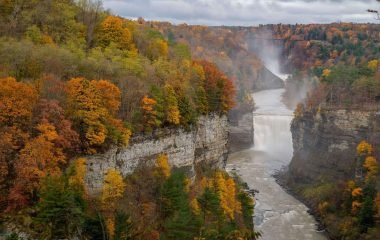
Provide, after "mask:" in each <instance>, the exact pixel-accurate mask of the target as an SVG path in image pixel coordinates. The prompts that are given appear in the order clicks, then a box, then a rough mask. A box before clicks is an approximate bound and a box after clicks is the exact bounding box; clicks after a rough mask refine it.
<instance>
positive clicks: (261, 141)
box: [226, 89, 327, 240]
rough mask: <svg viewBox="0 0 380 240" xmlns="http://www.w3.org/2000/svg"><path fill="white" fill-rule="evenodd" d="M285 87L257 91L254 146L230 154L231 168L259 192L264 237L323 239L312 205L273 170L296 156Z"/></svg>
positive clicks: (257, 212) (275, 239) (260, 227)
mask: <svg viewBox="0 0 380 240" xmlns="http://www.w3.org/2000/svg"><path fill="white" fill-rule="evenodd" d="M283 92H284V89H275V90H265V91H260V92H257V93H255V94H254V95H253V97H254V99H255V103H256V110H255V112H254V129H255V133H254V142H255V146H254V147H253V148H251V149H248V150H245V151H241V152H236V153H233V154H231V155H230V156H229V159H228V162H227V167H226V168H227V171H230V172H231V171H235V172H236V173H237V174H238V175H239V176H240V177H241V178H242V180H243V181H245V182H246V183H247V184H248V186H249V187H250V188H252V189H256V190H258V191H259V192H258V193H256V196H255V199H256V206H255V216H254V223H255V230H256V231H259V232H261V234H262V238H261V239H263V240H282V239H284V240H309V239H310V240H322V239H327V238H326V237H325V236H324V235H323V233H320V232H318V231H317V230H316V229H317V222H316V221H315V219H314V218H313V216H311V215H310V214H309V213H308V212H307V210H308V208H307V207H306V206H305V205H304V204H302V203H301V202H300V201H298V200H297V199H296V198H294V197H293V196H291V195H290V194H288V193H287V192H286V191H285V190H284V189H283V188H282V187H281V186H280V185H278V184H277V182H276V180H275V178H274V177H273V174H274V173H275V172H276V171H278V170H280V169H281V168H283V167H284V166H287V165H288V164H289V162H290V160H291V158H292V154H293V145H292V137H291V132H290V122H291V120H292V112H293V111H291V110H290V109H288V108H287V107H286V106H285V105H284V104H283V103H282V101H281V99H282V94H283Z"/></svg>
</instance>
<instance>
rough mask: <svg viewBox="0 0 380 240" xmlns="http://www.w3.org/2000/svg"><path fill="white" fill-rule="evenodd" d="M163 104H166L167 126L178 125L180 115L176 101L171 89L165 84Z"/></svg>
mask: <svg viewBox="0 0 380 240" xmlns="http://www.w3.org/2000/svg"><path fill="white" fill-rule="evenodd" d="M164 93H165V103H166V108H165V109H166V121H167V122H168V123H169V124H174V125H178V124H179V122H180V118H181V114H180V111H179V108H178V100H177V96H176V93H175V91H174V89H173V87H172V86H171V85H170V84H166V85H165V87H164Z"/></svg>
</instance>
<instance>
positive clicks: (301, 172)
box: [288, 109, 380, 184]
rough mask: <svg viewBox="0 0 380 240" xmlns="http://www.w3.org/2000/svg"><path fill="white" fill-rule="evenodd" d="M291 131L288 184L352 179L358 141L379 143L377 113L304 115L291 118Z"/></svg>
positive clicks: (336, 110) (319, 113)
mask: <svg viewBox="0 0 380 240" xmlns="http://www.w3.org/2000/svg"><path fill="white" fill-rule="evenodd" d="M291 131H292V135H293V147H294V155H293V159H292V161H291V163H290V166H289V172H288V177H289V179H290V181H291V182H296V183H297V184H302V183H313V182H315V181H317V180H320V179H322V178H327V179H346V178H352V177H353V176H354V172H355V164H356V146H357V145H358V144H359V143H360V141H362V140H366V141H368V142H369V143H371V144H373V145H374V146H379V144H380V111H364V110H363V111H361V110H351V111H350V110H339V109H333V110H320V111H318V112H316V113H313V112H306V113H303V115H301V116H298V117H295V118H294V120H293V122H292V126H291Z"/></svg>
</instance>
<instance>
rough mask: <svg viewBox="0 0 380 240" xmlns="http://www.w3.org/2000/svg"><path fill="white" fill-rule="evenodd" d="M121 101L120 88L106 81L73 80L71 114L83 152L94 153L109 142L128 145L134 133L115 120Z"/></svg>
mask: <svg viewBox="0 0 380 240" xmlns="http://www.w3.org/2000/svg"><path fill="white" fill-rule="evenodd" d="M120 101H121V100H120V90H119V88H118V87H117V86H116V85H114V84H113V83H111V82H109V81H107V80H99V81H95V80H93V81H89V80H87V79H84V78H73V79H71V80H70V81H69V82H68V83H67V102H68V112H69V116H70V117H71V118H72V120H73V122H74V124H75V125H76V127H77V129H79V134H80V137H81V141H82V148H83V150H84V151H86V152H87V153H95V152H96V148H97V147H99V146H101V145H102V144H103V143H104V142H105V141H106V139H107V138H108V139H109V140H110V142H112V143H122V144H123V145H127V144H128V141H129V137H130V135H131V131H130V130H129V129H128V128H126V127H125V126H124V124H123V123H122V121H121V120H120V119H117V117H116V115H117V112H118V110H119V107H120Z"/></svg>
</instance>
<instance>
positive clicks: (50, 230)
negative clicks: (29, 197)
mask: <svg viewBox="0 0 380 240" xmlns="http://www.w3.org/2000/svg"><path fill="white" fill-rule="evenodd" d="M84 211H85V203H84V200H83V198H82V196H81V194H80V193H79V192H78V191H75V190H73V189H72V188H71V187H70V185H69V181H68V178H67V177H66V176H61V177H47V178H46V179H44V180H43V183H42V187H41V191H40V201H39V203H38V204H37V206H36V213H37V216H36V217H35V221H36V222H37V223H38V224H40V227H41V230H42V232H43V233H42V235H41V237H42V236H43V237H44V238H47V239H53V238H54V239H64V238H66V239H71V238H73V237H74V236H76V235H77V234H79V233H80V229H81V228H82V225H83V223H84V218H85V215H84Z"/></svg>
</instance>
